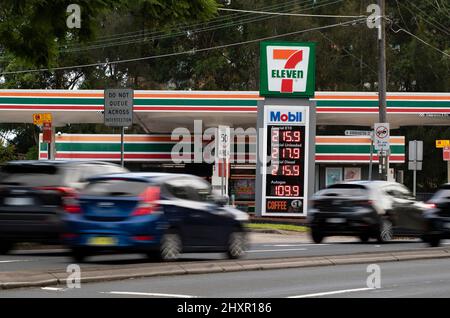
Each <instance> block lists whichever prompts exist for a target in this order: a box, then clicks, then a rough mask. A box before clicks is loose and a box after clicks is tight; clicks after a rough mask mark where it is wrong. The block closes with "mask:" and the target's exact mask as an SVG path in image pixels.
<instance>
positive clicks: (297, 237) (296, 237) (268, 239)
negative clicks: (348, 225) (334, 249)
mask: <svg viewBox="0 0 450 318" xmlns="http://www.w3.org/2000/svg"><path fill="white" fill-rule="evenodd" d="M277 232H279V233H265V232H254V231H252V232H250V233H249V240H250V243H251V244H274V243H275V244H276V243H284V244H286V243H290V244H295V243H300V244H307V243H309V244H312V243H313V241H312V239H311V238H310V237H309V234H308V233H302V232H293V231H277ZM331 242H333V243H336V242H359V240H358V239H357V238H356V237H352V236H333V237H327V238H325V239H324V243H331Z"/></svg>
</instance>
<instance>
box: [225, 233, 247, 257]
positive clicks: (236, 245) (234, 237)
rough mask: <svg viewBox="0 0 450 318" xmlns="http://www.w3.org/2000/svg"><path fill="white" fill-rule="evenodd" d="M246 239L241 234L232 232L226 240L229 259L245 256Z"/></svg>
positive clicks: (243, 234)
mask: <svg viewBox="0 0 450 318" xmlns="http://www.w3.org/2000/svg"><path fill="white" fill-rule="evenodd" d="M246 249H247V237H246V235H245V233H243V232H233V233H231V234H230V237H229V239H228V248H227V255H228V258H230V259H237V258H240V257H243V256H244V255H245V251H246Z"/></svg>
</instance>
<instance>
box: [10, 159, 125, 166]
mask: <svg viewBox="0 0 450 318" xmlns="http://www.w3.org/2000/svg"><path fill="white" fill-rule="evenodd" d="M86 163H89V164H98V165H109V166H112V165H113V166H118V165H117V164H115V163H112V162H106V161H97V160H13V161H9V162H7V163H6V164H5V165H25V164H26V165H70V164H75V165H76V164H86Z"/></svg>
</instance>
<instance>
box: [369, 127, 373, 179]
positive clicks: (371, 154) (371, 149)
mask: <svg viewBox="0 0 450 318" xmlns="http://www.w3.org/2000/svg"><path fill="white" fill-rule="evenodd" d="M372 166H373V135H372V136H371V137H370V161H369V180H372Z"/></svg>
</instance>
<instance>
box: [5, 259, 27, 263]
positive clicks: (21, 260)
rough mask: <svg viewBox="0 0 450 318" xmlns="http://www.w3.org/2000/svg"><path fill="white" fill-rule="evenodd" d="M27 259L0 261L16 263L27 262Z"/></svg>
mask: <svg viewBox="0 0 450 318" xmlns="http://www.w3.org/2000/svg"><path fill="white" fill-rule="evenodd" d="M29 261H30V260H28V259H11V260H6V261H0V263H17V262H29Z"/></svg>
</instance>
